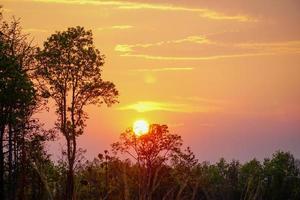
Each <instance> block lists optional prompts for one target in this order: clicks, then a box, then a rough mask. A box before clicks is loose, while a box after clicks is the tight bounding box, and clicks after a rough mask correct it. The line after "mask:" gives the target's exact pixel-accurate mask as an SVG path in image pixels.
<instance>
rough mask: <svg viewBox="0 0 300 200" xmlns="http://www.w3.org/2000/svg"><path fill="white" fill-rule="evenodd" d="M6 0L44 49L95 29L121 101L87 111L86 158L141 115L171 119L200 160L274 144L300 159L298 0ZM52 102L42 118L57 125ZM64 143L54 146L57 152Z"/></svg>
mask: <svg viewBox="0 0 300 200" xmlns="http://www.w3.org/2000/svg"><path fill="white" fill-rule="evenodd" d="M2 4H3V8H4V14H5V18H6V19H8V18H9V16H16V17H17V18H18V17H20V19H21V25H22V28H23V30H24V32H26V33H28V34H30V37H32V38H34V43H35V44H36V45H37V46H40V47H42V45H43V42H44V41H45V40H46V39H47V38H48V37H49V36H50V35H51V34H53V33H55V31H64V30H66V29H67V28H68V27H73V26H77V25H79V26H83V27H85V28H86V29H87V30H90V29H91V30H92V31H93V38H94V45H95V47H96V48H97V49H99V50H100V52H101V54H104V55H105V57H106V58H105V64H104V65H103V67H102V70H103V76H102V77H103V78H104V80H109V81H112V82H114V83H115V84H116V88H117V89H118V90H119V92H120V97H119V99H118V100H119V101H120V103H119V104H115V105H113V106H112V107H109V108H106V106H101V107H100V108H99V107H96V106H89V107H88V109H87V112H88V115H89V120H88V121H87V127H86V128H85V131H84V134H83V135H82V136H80V137H79V146H80V147H81V148H83V149H87V153H86V154H85V155H86V157H87V158H88V159H89V160H91V159H93V158H94V157H96V156H97V155H98V153H102V152H103V150H105V149H110V144H112V143H113V142H116V141H117V140H118V139H119V135H120V133H122V132H123V131H124V130H125V129H126V128H127V127H131V126H132V124H133V123H134V121H135V120H138V119H145V120H147V121H148V122H149V123H150V124H152V123H155V124H166V125H168V126H169V128H170V130H171V131H172V132H173V133H176V134H178V135H180V136H182V138H183V142H184V145H185V146H190V147H191V149H192V151H193V152H194V153H195V154H196V156H197V158H198V159H199V160H200V161H210V162H216V161H218V160H219V158H221V157H224V158H225V159H226V160H232V159H235V160H240V161H241V162H244V161H247V160H250V159H252V158H257V159H259V160H262V159H263V158H266V157H271V155H272V154H273V153H274V152H275V151H277V150H283V151H289V152H291V153H292V154H293V155H294V156H295V157H296V158H300V145H299V141H300V103H299V102H300V89H299V86H300V79H299V74H300V67H299V63H300V55H299V54H300V38H299V36H300V27H299V26H298V23H297V20H295V19H297V18H299V17H300V13H299V12H298V10H299V8H300V2H299V1H293V0H289V1H281V2H279V1H278V2H274V1H271V0H265V1H259V0H256V1H251V3H245V2H239V1H229V0H228V1H223V2H217V1H210V2H205V1H197V2H196V1H192V0H189V1H170V0H169V1H161V0H155V1H147V0H145V1H142V0H132V1H97V0H72V1H67V0H19V1H17V0H9V1H8V0H4V1H2ZM265 8H268V9H265ZM170 19H172V20H170ZM49 107H50V112H49V113H48V112H43V113H40V114H39V115H38V117H40V118H41V121H42V122H44V123H45V125H46V127H48V128H51V127H53V126H54V121H55V120H56V116H55V114H54V113H53V109H51V104H49ZM60 137H61V138H62V137H63V136H60ZM60 142H61V141H55V142H51V144H50V146H49V149H50V151H51V152H52V153H54V158H55V157H57V156H59V153H60V149H59V146H60V145H59V143H60ZM56 154H57V156H56Z"/></svg>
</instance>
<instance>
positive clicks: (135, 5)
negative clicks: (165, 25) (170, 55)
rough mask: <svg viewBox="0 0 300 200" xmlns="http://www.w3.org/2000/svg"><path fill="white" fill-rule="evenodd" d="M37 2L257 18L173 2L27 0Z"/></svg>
mask: <svg viewBox="0 0 300 200" xmlns="http://www.w3.org/2000/svg"><path fill="white" fill-rule="evenodd" d="M26 1H35V2H46V3H64V4H79V5H85V4H90V5H101V6H113V7H115V8H117V9H122V10H158V11H181V12H193V13H196V14H198V15H199V16H200V17H203V18H207V19H211V20H233V21H238V22H249V21H256V20H255V19H253V18H251V17H249V16H247V15H227V14H224V13H221V12H218V11H214V10H211V9H207V8H192V7H185V6H179V5H172V4H158V3H142V2H134V1H109V0H108V1H106V0H102V1H100V0H26Z"/></svg>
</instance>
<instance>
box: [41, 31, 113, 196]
mask: <svg viewBox="0 0 300 200" xmlns="http://www.w3.org/2000/svg"><path fill="white" fill-rule="evenodd" d="M37 60H38V61H39V65H40V66H39V69H38V70H37V74H38V75H39V76H40V77H41V87H42V88H43V89H44V91H45V94H47V95H48V96H50V97H51V98H52V99H53V100H54V102H55V106H56V113H57V115H58V120H57V122H56V127H57V128H58V129H59V130H60V132H61V133H62V134H63V136H64V137H65V139H66V155H67V162H68V173H67V185H66V199H74V198H75V193H74V162H75V159H76V151H77V137H78V136H80V135H81V134H83V129H84V127H85V121H86V119H87V113H86V112H84V108H85V107H86V106H87V105H89V104H99V105H100V104H103V103H105V104H107V105H108V106H110V105H112V104H114V103H116V102H117V100H116V97H117V96H118V91H117V90H116V88H115V85H114V84H113V83H112V82H108V81H103V80H102V78H101V71H102V68H101V66H102V65H103V64H104V56H103V55H101V54H100V52H99V50H97V49H96V48H95V46H94V44H93V37H92V32H91V31H86V30H85V29H84V28H83V27H79V26H77V27H72V28H68V29H67V30H66V31H63V32H56V33H55V34H53V35H51V36H50V37H49V38H48V39H47V41H46V42H45V43H44V48H43V49H39V50H38V55H37Z"/></svg>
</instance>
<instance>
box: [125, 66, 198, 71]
mask: <svg viewBox="0 0 300 200" xmlns="http://www.w3.org/2000/svg"><path fill="white" fill-rule="evenodd" d="M193 69H194V68H193V67H163V68H154V69H132V70H130V71H132V72H169V71H191V70H193Z"/></svg>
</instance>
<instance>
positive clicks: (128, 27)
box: [97, 25, 133, 31]
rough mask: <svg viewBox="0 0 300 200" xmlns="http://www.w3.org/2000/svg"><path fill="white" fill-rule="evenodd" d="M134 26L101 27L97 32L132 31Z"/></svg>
mask: <svg viewBox="0 0 300 200" xmlns="http://www.w3.org/2000/svg"><path fill="white" fill-rule="evenodd" d="M131 28H133V26H130V25H115V26H107V27H99V28H97V30H99V31H102V30H125V29H131Z"/></svg>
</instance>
